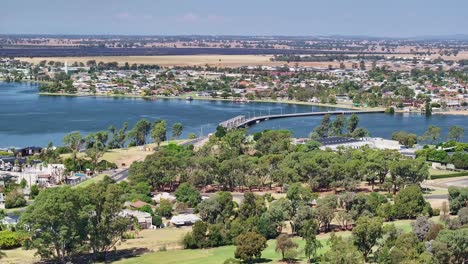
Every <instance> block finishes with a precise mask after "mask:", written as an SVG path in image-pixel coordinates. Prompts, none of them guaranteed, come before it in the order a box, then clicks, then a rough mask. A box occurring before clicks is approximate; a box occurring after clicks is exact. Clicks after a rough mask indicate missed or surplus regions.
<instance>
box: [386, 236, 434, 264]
mask: <svg viewBox="0 0 468 264" xmlns="http://www.w3.org/2000/svg"><path fill="white" fill-rule="evenodd" d="M422 252H424V247H423V245H422V244H421V243H419V240H418V238H417V237H416V235H415V234H414V233H412V232H409V233H403V234H401V235H400V236H398V238H397V239H396V240H395V244H394V246H393V248H392V249H391V250H390V254H389V258H390V259H391V263H419V258H420V254H421V253H422ZM423 263H427V262H423Z"/></svg>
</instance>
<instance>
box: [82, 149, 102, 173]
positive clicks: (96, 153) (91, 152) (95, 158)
mask: <svg viewBox="0 0 468 264" xmlns="http://www.w3.org/2000/svg"><path fill="white" fill-rule="evenodd" d="M85 153H86V156H88V158H90V159H91V163H92V165H93V171H94V172H96V169H97V164H98V162H99V159H100V158H102V156H104V154H105V153H106V149H105V148H104V147H103V146H102V145H100V144H99V143H98V142H94V143H93V145H92V147H90V148H87V149H86V150H85Z"/></svg>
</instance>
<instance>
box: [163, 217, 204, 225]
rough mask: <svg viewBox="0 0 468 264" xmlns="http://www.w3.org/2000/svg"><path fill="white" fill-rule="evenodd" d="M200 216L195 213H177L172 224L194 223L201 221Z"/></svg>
mask: <svg viewBox="0 0 468 264" xmlns="http://www.w3.org/2000/svg"><path fill="white" fill-rule="evenodd" d="M200 220H201V219H200V217H198V216H196V215H194V214H180V215H175V216H173V217H172V218H171V221H170V222H171V224H172V225H175V226H185V225H193V224H195V222H197V221H200Z"/></svg>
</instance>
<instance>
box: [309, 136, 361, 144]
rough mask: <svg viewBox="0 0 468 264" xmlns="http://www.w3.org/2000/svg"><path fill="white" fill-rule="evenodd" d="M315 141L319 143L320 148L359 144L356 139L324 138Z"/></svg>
mask: <svg viewBox="0 0 468 264" xmlns="http://www.w3.org/2000/svg"><path fill="white" fill-rule="evenodd" d="M317 141H318V142H320V144H322V146H327V145H337V144H346V143H354V142H359V140H357V139H354V138H345V137H326V138H320V139H318V140H317Z"/></svg>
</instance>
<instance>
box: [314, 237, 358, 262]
mask: <svg viewBox="0 0 468 264" xmlns="http://www.w3.org/2000/svg"><path fill="white" fill-rule="evenodd" d="M328 243H329V244H330V250H329V251H327V252H326V253H325V254H324V255H323V260H324V262H325V263H330V264H357V263H364V257H363V255H362V253H361V252H360V251H359V250H358V249H357V248H356V247H355V246H354V245H353V243H350V242H348V241H346V240H345V239H343V238H342V237H340V236H337V235H335V233H332V234H331V237H330V240H329V242H328Z"/></svg>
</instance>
